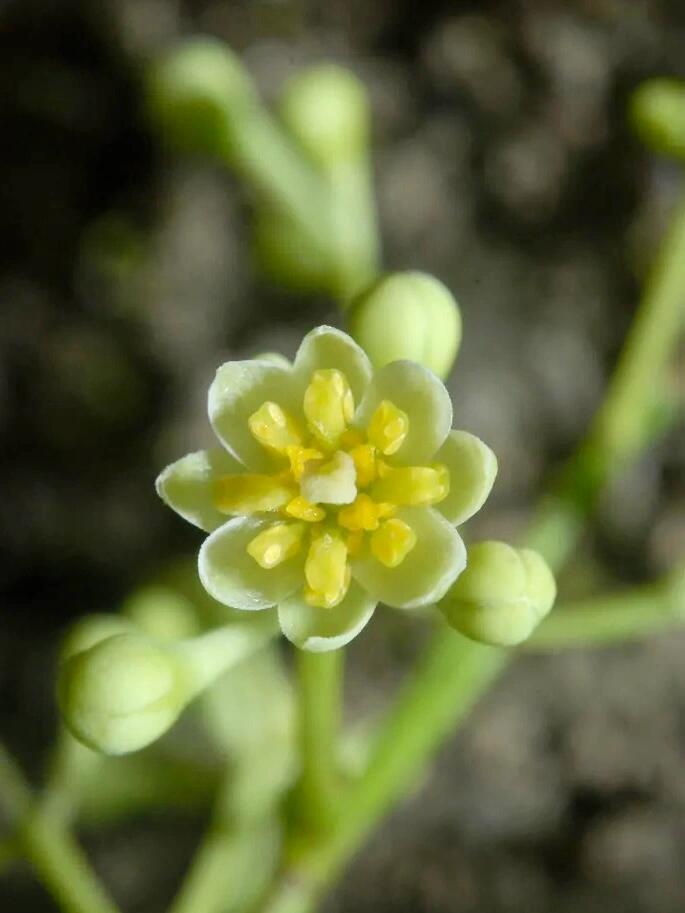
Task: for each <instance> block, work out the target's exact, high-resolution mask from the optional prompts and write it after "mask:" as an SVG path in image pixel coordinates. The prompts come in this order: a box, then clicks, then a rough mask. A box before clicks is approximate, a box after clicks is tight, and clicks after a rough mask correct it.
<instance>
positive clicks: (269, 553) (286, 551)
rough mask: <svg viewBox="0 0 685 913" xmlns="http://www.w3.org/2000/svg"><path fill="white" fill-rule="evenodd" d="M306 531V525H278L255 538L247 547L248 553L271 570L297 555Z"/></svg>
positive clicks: (262, 565)
mask: <svg viewBox="0 0 685 913" xmlns="http://www.w3.org/2000/svg"><path fill="white" fill-rule="evenodd" d="M305 529H306V527H305V525H304V523H276V524H275V525H274V526H271V527H269V529H265V530H264V532H263V533H259V535H258V536H255V538H254V539H253V540H252V541H251V542H250V543H249V544H248V546H247V553H248V555H251V556H252V557H253V558H254V560H255V561H256V562H257V564H259V565H260V566H261V567H263V568H266V569H267V570H269V569H270V568H272V567H276V565H278V564H281V563H282V562H283V561H287V560H288V559H289V558H294V557H295V555H297V553H298V552H299V551H300V548H301V547H302V537H303V536H304V531H305Z"/></svg>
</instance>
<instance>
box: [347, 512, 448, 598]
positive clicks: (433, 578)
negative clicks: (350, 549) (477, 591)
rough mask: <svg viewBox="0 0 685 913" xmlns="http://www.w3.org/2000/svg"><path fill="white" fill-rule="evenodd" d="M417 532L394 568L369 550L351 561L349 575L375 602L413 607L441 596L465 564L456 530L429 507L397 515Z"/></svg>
mask: <svg viewBox="0 0 685 913" xmlns="http://www.w3.org/2000/svg"><path fill="white" fill-rule="evenodd" d="M397 516H398V517H400V519H402V520H404V521H405V523H407V524H408V525H409V526H410V527H411V528H412V529H413V530H414V532H415V533H416V540H417V541H416V545H415V546H414V548H413V549H412V550H411V551H410V552H409V554H408V555H407V556H406V558H405V559H404V560H403V561H402V563H401V564H399V565H398V566H397V567H393V568H390V567H385V565H383V564H381V563H380V561H377V560H376V559H375V558H374V557H373V555H372V554H371V553H370V552H365V553H364V554H363V555H362V556H361V557H360V558H358V559H356V560H354V561H353V562H352V577H353V578H354V579H355V580H356V581H357V582H358V583H359V584H360V585H361V586H362V587H363V588H364V589H365V590H366V591H367V592H368V593H369V595H370V596H372V597H373V598H374V599H377V600H378V602H384V603H386V604H387V605H389V606H394V607H395V608H398V609H413V608H417V607H419V606H423V605H430V604H431V603H433V602H437V601H438V600H439V599H441V598H442V597H443V596H444V595H445V593H446V592H447V590H448V589H449V588H450V586H451V585H452V584H453V583H454V581H455V580H456V579H457V577H458V576H459V574H461V572H462V571H463V570H464V568H465V567H466V549H465V547H464V543H463V542H462V539H461V536H460V535H459V533H458V532H457V531H456V529H455V528H454V527H453V526H452V525H451V524H450V523H448V522H447V520H446V519H445V518H444V517H443V516H442V515H441V514H439V513H437V511H436V510H435V509H433V508H430V507H405V508H403V509H402V510H400V511H399V512H398V514H397Z"/></svg>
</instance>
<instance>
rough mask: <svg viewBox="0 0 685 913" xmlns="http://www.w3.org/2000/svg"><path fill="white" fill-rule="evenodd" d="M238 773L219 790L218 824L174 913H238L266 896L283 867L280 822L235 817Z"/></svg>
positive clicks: (207, 836)
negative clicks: (245, 819) (281, 864)
mask: <svg viewBox="0 0 685 913" xmlns="http://www.w3.org/2000/svg"><path fill="white" fill-rule="evenodd" d="M234 790H235V772H234V771H233V770H232V769H231V770H229V771H228V772H227V774H226V776H225V778H224V782H223V784H222V786H221V788H220V789H219V792H218V795H217V798H216V802H215V806H214V813H213V816H212V821H211V824H210V826H209V828H208V829H207V832H206V833H205V835H204V837H203V838H202V843H201V844H200V846H199V848H198V850H197V852H196V854H195V856H194V858H193V861H192V865H191V866H190V869H189V870H188V873H187V875H186V877H185V879H184V881H183V884H182V885H181V889H180V891H179V892H178V894H177V895H176V897H175V898H174V901H173V903H172V905H171V907H170V908H169V913H238V911H241V910H245V909H247V908H249V907H250V906H251V905H252V904H253V903H254V901H255V899H256V898H257V897H258V896H259V894H260V893H261V892H262V891H263V890H264V888H265V887H266V884H267V882H268V880H269V879H270V878H271V877H272V876H273V873H274V871H275V869H276V866H277V864H278V855H279V849H280V834H279V829H278V826H277V824H276V822H275V819H274V817H273V816H272V815H271V814H264V815H262V816H261V817H259V818H258V819H256V820H249V821H238V820H237V819H236V818H235V816H234V814H232V811H231V809H232V804H233V799H234Z"/></svg>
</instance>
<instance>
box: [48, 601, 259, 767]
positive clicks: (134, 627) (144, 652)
mask: <svg viewBox="0 0 685 913" xmlns="http://www.w3.org/2000/svg"><path fill="white" fill-rule="evenodd" d="M197 629H198V621H197V616H196V613H195V611H194V609H193V607H192V605H191V604H190V603H189V602H188V601H187V600H186V599H185V598H184V597H182V596H180V595H179V594H178V593H176V592H174V591H173V590H171V589H168V588H167V587H161V586H154V587H146V588H144V589H142V590H139V591H138V592H137V593H134V594H133V596H132V597H131V598H130V599H129V600H127V602H126V603H125V604H124V607H123V612H122V614H121V615H92V616H89V617H87V618H84V619H82V620H81V621H80V622H79V623H78V624H77V625H75V626H74V628H73V629H72V631H71V632H70V633H69V635H68V637H67V638H66V640H65V642H64V646H63V648H62V654H61V666H60V674H59V681H58V689H57V690H58V703H59V706H60V710H61V712H62V716H63V718H64V722H65V724H66V726H67V728H68V729H69V731H70V732H71V734H72V735H73V736H75V737H76V738H77V739H78V740H79V741H80V742H82V743H83V744H84V745H87V746H88V747H89V748H92V749H94V750H96V751H99V752H102V753H104V754H109V755H119V754H125V753H127V752H131V751H137V750H139V749H140V748H144V747H145V746H146V745H149V744H150V743H151V742H154V741H155V740H156V739H158V738H159V737H160V736H161V735H163V734H164V733H165V732H166V731H167V729H169V728H170V726H172V725H173V724H174V723H175V722H176V719H177V718H178V716H179V715H180V713H181V712H182V711H183V709H184V708H185V707H186V705H187V704H188V703H190V701H191V700H193V698H195V697H196V696H197V695H198V694H199V693H200V692H201V691H203V690H204V689H206V688H207V687H209V686H210V685H211V684H212V683H213V682H214V681H215V679H216V678H217V676H219V675H221V674H222V673H223V672H225V671H226V670H227V669H229V668H231V667H232V666H234V665H235V664H236V663H239V662H240V661H241V660H242V659H244V658H245V657H246V656H248V655H250V654H251V653H253V652H254V651H255V650H256V649H259V648H260V647H261V646H262V645H263V644H264V643H266V642H267V640H269V639H270V638H271V637H273V635H274V633H275V630H276V625H275V621H274V619H271V618H255V619H250V620H248V621H247V622H236V623H233V624H229V625H225V626H224V627H220V628H216V629H214V630H212V631H208V632H206V633H204V634H200V635H197V636H191V635H196V634H197Z"/></svg>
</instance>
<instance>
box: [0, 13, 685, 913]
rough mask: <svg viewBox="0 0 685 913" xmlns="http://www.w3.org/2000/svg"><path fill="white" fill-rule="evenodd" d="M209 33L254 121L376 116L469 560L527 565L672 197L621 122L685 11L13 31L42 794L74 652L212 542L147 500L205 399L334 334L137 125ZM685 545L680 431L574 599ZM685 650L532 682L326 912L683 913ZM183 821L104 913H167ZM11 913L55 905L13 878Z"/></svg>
mask: <svg viewBox="0 0 685 913" xmlns="http://www.w3.org/2000/svg"><path fill="white" fill-rule="evenodd" d="M198 32H199V33H203V34H211V35H215V36H218V37H220V38H222V39H224V40H225V41H226V42H227V43H228V44H229V45H230V46H231V47H232V48H233V49H234V50H236V51H237V52H239V53H240V54H241V56H242V58H243V60H244V62H245V64H246V66H247V67H248V68H249V69H250V71H251V72H252V74H253V75H254V76H255V78H256V79H257V81H258V83H259V85H260V88H261V90H262V91H263V94H264V96H265V98H266V99H273V98H274V97H275V96H276V95H277V93H278V90H279V87H280V86H281V85H282V82H283V80H284V79H285V78H286V77H287V76H288V75H290V74H291V73H293V72H295V71H296V70H297V69H298V68H299V67H301V66H303V65H306V64H309V63H313V62H319V61H322V60H334V61H337V62H339V63H342V64H343V65H346V66H349V67H350V68H351V69H352V70H354V72H355V73H357V74H358V75H359V76H360V77H361V79H362V80H363V81H364V83H365V84H366V85H367V87H368V89H369V92H370V95H371V100H372V107H373V128H374V171H375V180H376V189H377V200H378V205H379V210H380V221H381V229H382V237H383V244H384V261H385V264H386V266H387V267H388V268H395V269H407V268H416V269H422V270H426V271H428V272H431V273H434V274H435V275H436V276H437V277H439V278H440V279H441V280H443V281H444V282H445V283H446V284H447V285H448V286H449V287H450V288H451V290H452V291H453V292H454V293H455V295H456V296H457V299H458V301H459V302H460V305H461V308H462V314H463V320H464V337H465V339H464V344H463V347H462V352H461V353H460V356H459V359H458V361H457V365H456V367H455V370H454V371H453V374H452V376H451V378H450V380H449V382H448V386H449V387H450V390H451V392H452V395H453V400H454V404H455V424H456V425H457V427H462V428H466V429H468V430H470V431H473V432H474V433H477V434H479V435H480V436H482V437H483V438H484V439H485V440H486V441H487V442H488V443H489V444H490V445H491V446H492V448H493V449H494V450H495V452H496V453H497V454H498V457H499V461H500V467H501V468H500V476H499V479H498V482H497V485H496V488H495V492H494V495H493V497H492V498H491V500H490V502H489V505H488V508H487V510H485V511H484V512H482V514H481V515H479V518H477V521H474V522H472V523H471V524H470V525H469V527H468V529H467V531H466V535H467V538H470V539H472V540H473V539H476V538H482V537H484V536H496V537H497V538H502V539H511V538H513V537H515V536H516V535H517V533H518V531H519V530H521V529H522V528H523V526H524V524H525V522H526V518H527V516H528V514H529V511H530V509H531V506H532V505H533V504H534V502H535V499H536V497H537V494H538V493H539V491H540V489H541V486H542V485H543V484H544V482H545V480H546V479H547V478H548V477H549V475H550V472H552V471H553V469H554V467H555V465H557V463H558V462H559V461H560V460H561V459H562V458H563V457H564V456H565V455H567V454H568V453H570V452H571V450H572V449H573V447H574V444H575V443H576V442H577V440H578V437H579V435H580V434H581V433H582V432H583V430H584V428H585V427H586V425H587V422H588V420H589V418H590V417H591V415H592V413H593V410H594V409H595V407H596V405H597V404H598V402H599V399H600V397H601V394H602V390H603V388H604V385H605V382H606V378H607V376H608V373H609V371H610V368H611V366H612V364H613V362H614V359H615V356H616V353H617V351H618V347H619V346H620V344H621V341H622V339H623V336H624V334H625V331H626V328H627V326H628V324H629V321H630V319H631V315H632V313H633V311H634V308H635V306H636V302H637V300H638V295H639V289H640V286H641V283H642V281H643V278H644V274H645V269H646V267H647V265H648V263H649V262H650V258H651V256H652V253H653V251H654V249H655V247H656V245H657V243H658V240H659V238H660V237H661V234H662V232H663V228H664V226H665V224H666V222H667V218H668V214H669V212H670V209H671V207H672V205H673V203H674V200H675V197H676V195H677V193H678V192H679V186H680V183H681V173H680V170H679V169H678V167H677V166H676V165H675V164H673V163H672V162H669V161H667V160H665V159H658V158H656V157H655V156H653V155H651V154H649V153H648V152H647V151H645V150H644V148H642V147H641V146H640V145H639V144H638V143H637V141H636V140H635V139H634V138H632V137H631V135H630V132H629V130H628V127H627V123H626V116H625V109H626V102H627V99H628V97H629V95H630V92H631V91H632V89H633V88H634V87H635V86H636V85H637V84H638V83H639V82H640V81H641V80H643V79H644V78H646V77H649V76H653V75H668V74H673V75H680V76H681V77H683V76H685V54H684V53H683V52H684V49H685V7H684V6H683V4H682V3H681V2H680V0H567V2H561V0H559V2H554V0H548V2H545V0H540V2H536V0H510V2H471V3H467V2H456V0H452V2H448V0H444V2H437V0H436V2H426V3H422V4H417V3H412V2H409V0H377V2H375V3H372V4H371V3H364V2H361V0H347V2H345V0H324V2H321V3H313V2H308V0H299V2H297V0H263V2H260V0H251V2H248V0H243V2H228V0H205V2H185V3H184V2H180V0H98V2H93V3H88V2H85V0H84V2H81V3H79V2H76V0H72V2H68V0H61V2H60V0H52V2H51V0H21V2H12V0H9V2H8V0H4V2H2V3H0V435H1V437H2V448H1V450H0V479H1V480H2V482H1V490H2V497H1V498H0V530H1V531H2V532H1V533H0V541H1V542H2V554H1V558H0V588H1V591H2V597H1V603H0V604H1V605H2V612H3V616H2V626H1V628H0V729H1V731H2V737H3V739H4V740H5V741H6V742H7V743H8V745H9V746H10V747H11V748H12V750H14V751H15V752H16V753H17V754H18V756H19V757H20V758H21V759H22V761H23V762H24V764H25V765H26V767H27V769H28V770H29V771H30V772H31V774H32V775H33V776H35V777H36V778H39V777H40V774H41V770H42V765H43V759H44V754H45V751H46V748H47V746H48V745H49V743H50V741H51V739H52V736H53V733H54V729H55V724H56V714H55V707H54V697H53V687H54V668H55V655H56V649H57V644H58V642H59V639H60V637H61V636H62V633H63V631H64V630H65V628H66V626H67V625H68V623H69V622H70V621H71V620H73V619H75V618H76V617H78V616H80V615H82V614H85V613H90V612H93V611H102V610H114V609H116V608H117V606H118V605H119V604H120V602H121V600H122V598H124V597H125V596H126V594H127V593H128V592H129V591H130V590H131V588H132V587H134V586H136V585H137V584H139V583H140V582H141V581H144V580H146V579H148V578H149V577H150V575H153V574H154V573H156V572H157V571H158V570H159V569H160V568H163V567H164V566H165V565H167V564H168V562H170V561H171V560H172V559H174V558H176V557H178V556H180V555H185V554H188V555H190V554H192V552H193V550H194V549H196V548H197V546H198V544H199V541H200V535H199V533H198V532H197V531H194V530H193V529H192V528H191V527H189V526H188V525H187V524H185V523H183V522H182V521H181V520H179V519H178V518H177V517H176V516H175V515H174V514H172V513H171V511H169V510H167V509H165V508H164V507H163V506H162V504H161V503H160V502H159V501H158V500H157V498H156V495H155V493H154V489H153V481H154V478H155V476H156V474H157V472H158V471H159V469H160V468H161V467H162V466H163V465H165V464H166V463H167V462H169V461H170V460H171V459H173V458H175V457H177V456H180V455H182V454H184V453H186V452H188V451H189V450H193V449H197V448H198V447H200V446H204V445H205V444H207V443H208V442H209V440H210V432H209V427H208V424H207V421H206V418H205V396H206V389H207V386H208V384H209V381H210V379H211V378H212V376H213V374H214V371H215V369H216V367H217V365H218V364H220V363H221V362H222V361H223V360H225V359H227V358H228V357H235V356H246V355H251V354H254V353H256V352H260V351H264V350H276V349H277V350H280V351H283V352H284V353H285V354H287V355H289V356H290V355H292V354H294V351H295V348H296V346H297V344H298V342H299V340H300V338H301V336H302V335H303V334H304V333H305V332H306V331H307V330H308V329H310V328H311V327H312V326H313V325H316V324H319V323H322V322H332V323H337V324H338V325H340V317H339V315H338V313H337V311H336V309H335V306H334V304H333V303H332V302H331V301H329V300H326V299H324V298H315V297H306V296H303V295H294V294H292V293H287V292H285V291H283V290H282V289H279V288H276V287H275V286H273V285H270V284H269V283H268V282H267V281H265V280H264V279H262V278H260V276H259V274H258V273H257V272H256V270H255V268H254V265H253V256H252V252H251V249H250V233H249V205H248V200H247V197H246V194H245V193H244V192H243V191H242V189H241V187H240V186H239V185H238V184H237V183H236V181H235V180H234V179H233V178H232V176H231V175H230V174H229V173H228V172H227V171H226V170H225V169H223V168H221V167H220V166H218V165H216V164H213V163H211V162H208V161H205V160H201V159H196V158H191V157H184V156H181V155H179V156H172V155H170V154H169V153H168V152H163V151H162V149H161V148H160V145H159V143H158V142H157V139H156V137H155V136H154V135H153V132H152V131H151V129H150V128H149V126H148V124H147V122H146V119H145V117H144V112H143V108H142V103H141V95H140V82H141V76H142V72H143V68H144V66H145V63H146V62H147V61H148V60H149V59H150V57H151V56H152V55H154V54H155V53H157V52H159V51H160V50H164V49H166V48H167V47H169V46H171V45H172V44H173V42H174V41H176V40H177V39H178V38H179V37H183V36H186V35H190V34H194V33H198ZM684 545H685V430H684V429H683V427H682V424H681V426H680V428H679V429H677V430H676V431H674V432H673V433H672V434H671V435H670V436H669V438H668V439H667V440H665V441H663V442H662V443H661V444H660V445H659V447H658V448H656V449H655V450H653V451H652V452H650V454H649V455H648V456H647V457H645V458H644V459H643V460H642V461H641V462H640V464H639V465H638V466H637V467H635V469H634V470H631V472H630V474H629V477H626V478H624V479H622V480H621V482H620V483H619V484H617V485H615V486H614V487H613V489H612V490H611V491H610V492H609V493H608V494H607V496H606V497H605V498H604V500H603V502H602V508H601V511H600V513H599V516H598V517H597V518H596V519H595V521H594V523H593V526H592V528H591V530H590V532H589V534H588V535H587V537H586V538H585V540H584V543H583V547H582V549H581V550H580V552H579V554H578V555H577V556H576V558H575V559H574V561H573V563H572V565H571V567H570V568H569V569H568V571H567V572H566V574H565V577H564V579H563V581H562V585H563V592H564V593H565V594H567V595H576V594H584V593H587V592H590V591H593V590H596V589H598V588H601V587H610V586H614V585H618V584H621V583H626V582H630V581H641V580H646V579H650V578H651V577H653V576H656V575H658V574H659V573H661V572H662V571H664V570H665V569H667V568H668V567H670V566H671V565H672V563H673V562H674V561H675V560H676V559H677V558H679V557H682V552H683V547H684ZM377 618H378V619H379V620H378V621H377V622H376V623H374V624H373V625H371V626H370V627H369V628H368V629H367V630H366V631H365V632H364V634H363V636H362V637H360V638H358V639H357V640H355V641H354V643H353V645H352V647H351V648H350V651H349V652H350V669H349V684H348V713H349V716H350V719H353V720H354V719H358V718H359V717H360V716H361V715H362V714H364V713H368V712H369V711H373V710H374V709H375V708H378V707H379V706H381V705H382V704H383V703H384V701H385V700H386V699H387V696H388V694H389V693H390V691H391V689H392V688H394V687H395V685H396V684H397V683H398V682H399V681H400V680H401V678H402V675H403V672H404V670H405V669H406V668H407V667H408V666H409V664H410V663H411V661H412V659H413V657H414V655H415V653H416V649H417V642H420V640H421V632H422V627H421V626H420V625H418V626H417V625H415V624H414V623H412V622H410V621H407V619H406V618H404V617H403V616H402V615H401V613H392V612H384V613H379V615H378V616H377ZM684 651H685V633H684V634H683V635H680V634H673V633H670V634H665V635H661V636H659V637H654V638H652V639H650V640H649V641H647V642H644V643H640V644H636V645H631V646H628V647H622V648H615V649H610V650H602V651H597V652H575V653H569V654H564V655H557V656H529V657H525V658H522V659H520V660H519V661H518V662H517V663H516V664H515V665H514V667H513V668H511V669H510V670H509V672H508V673H507V674H506V676H505V677H504V678H503V679H502V680H501V681H500V682H499V684H498V685H497V687H496V689H495V690H494V692H492V693H491V694H490V695H489V697H488V698H487V699H486V700H485V701H484V702H482V704H481V705H480V706H479V707H478V709H477V710H476V712H475V713H474V714H473V716H472V718H471V720H470V722H469V724H468V726H467V727H466V728H465V729H464V730H463V731H462V732H461V733H460V734H459V735H458V736H456V737H455V738H454V739H452V740H450V741H449V743H448V744H447V745H446V746H445V747H444V749H443V750H442V752H441V753H440V756H439V758H438V761H437V764H436V766H435V770H434V773H433V775H432V776H431V778H430V781H429V782H428V783H426V784H424V785H423V786H421V785H420V784H417V793H416V796H415V797H414V798H413V799H412V800H410V801H409V802H408V803H407V804H405V805H404V806H403V807H402V808H401V809H400V810H399V811H397V812H396V813H395V814H394V815H393V816H392V817H391V819H390V820H388V821H387V822H386V824H385V825H384V826H383V828H382V830H381V831H380V832H379V833H378V834H377V835H376V837H375V838H374V839H373V841H372V842H371V844H370V845H369V847H368V848H367V849H366V850H364V851H363V852H362V853H361V854H360V855H359V857H358V859H357V860H356V862H355V863H354V866H353V868H352V869H351V870H350V872H349V873H348V874H347V876H346V878H345V879H344V880H343V882H342V883H341V885H340V886H339V888H338V890H337V891H336V893H335V895H334V896H333V897H332V898H331V899H330V900H329V902H328V905H327V910H329V911H330V913H334V911H340V913H342V911H355V913H365V911H369V913H370V911H374V913H383V911H393V913H395V911H397V913H402V911H412V913H475V911H478V913H518V911H526V913H532V911H541V913H543V911H544V913H547V911H549V913H551V911H554V913H571V911H574V913H578V911H583V913H594V911H597V913H599V911H602V913H613V911H616V913H631V911H635V913H670V911H673V913H676V911H677V913H681V911H682V910H683V909H684V908H685V663H683V655H685V654H684ZM202 822H203V813H202V810H199V811H192V810H191V811H187V812H179V811H167V812H164V811H163V810H160V811H159V812H156V813H154V814H146V815H144V816H143V815H138V816H134V817H128V818H125V819H122V820H119V821H118V822H116V824H113V825H112V826H110V827H109V828H107V829H99V830H97V831H95V830H92V829H88V828H86V829H85V831H84V838H85V840H86V844H87V847H88V849H89V852H90V853H91V854H92V856H93V859H94V861H95V864H96V866H97V868H98V869H99V870H100V871H101V873H102V874H103V877H104V878H105V879H107V880H108V882H109V883H110V885H111V886H112V890H113V892H114V894H115V896H116V897H117V899H119V900H120V902H121V904H122V906H123V907H124V908H125V909H126V910H127V911H131V913H134V911H136V913H137V911H141V913H142V911H146V913H147V911H151V913H154V911H157V910H161V909H163V907H164V905H165V903H167V902H168V900H169V897H170V896H171V894H172V892H173V890H174V889H175V887H176V885H177V883H178V881H179V879H180V877H181V874H182V872H183V869H184V867H185V865H186V863H187V860H188V858H189V855H190V853H191V851H192V848H193V846H194V844H195V842H196V840H197V839H198V835H199V833H200V830H201V826H202ZM143 860H144V864H142V861H143ZM0 908H1V909H2V910H6V911H8V913H24V911H26V913H28V911H30V913H41V911H50V910H53V909H54V906H53V905H52V902H51V901H50V900H49V899H47V898H46V897H45V896H44V895H43V893H42V891H41V889H39V888H38V887H36V886H35V885H34V883H33V880H32V878H31V876H30V875H29V873H28V872H27V871H26V870H24V869H22V868H19V869H15V870H13V871H12V872H11V873H8V874H7V875H6V876H5V877H4V878H3V880H2V881H0Z"/></svg>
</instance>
